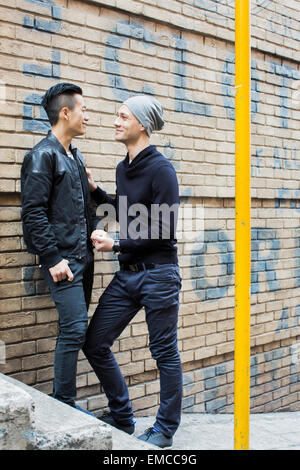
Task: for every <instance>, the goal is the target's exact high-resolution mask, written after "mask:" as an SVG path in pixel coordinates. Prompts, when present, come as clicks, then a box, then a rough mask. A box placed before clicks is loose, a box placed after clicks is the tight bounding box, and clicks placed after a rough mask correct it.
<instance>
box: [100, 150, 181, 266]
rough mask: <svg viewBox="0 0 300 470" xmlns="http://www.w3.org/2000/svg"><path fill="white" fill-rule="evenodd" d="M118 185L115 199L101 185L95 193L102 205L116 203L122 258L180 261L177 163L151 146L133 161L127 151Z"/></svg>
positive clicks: (134, 261)
mask: <svg viewBox="0 0 300 470" xmlns="http://www.w3.org/2000/svg"><path fill="white" fill-rule="evenodd" d="M116 185H117V191H116V196H115V198H112V197H110V196H109V195H108V194H107V193H106V192H105V191H103V190H102V189H100V188H99V187H97V189H96V190H95V191H93V192H92V193H91V194H92V197H93V199H94V200H95V201H96V203H97V204H98V205H100V204H112V205H113V206H114V208H115V210H116V216H117V220H118V222H120V248H121V253H120V254H119V261H120V262H122V263H129V264H135V263H141V262H143V263H156V264H164V263H177V262H178V258H177V247H176V242H177V240H176V222H177V214H178V208H179V191H178V182H177V177H176V173H175V170H174V167H173V165H172V164H171V163H170V162H169V161H168V160H167V159H166V158H165V157H164V156H163V155H162V154H161V153H160V152H159V151H158V150H157V149H156V147H155V146H154V145H150V146H149V147H147V148H145V149H144V150H142V151H141V152H140V153H139V154H138V155H137V156H136V157H135V158H134V159H133V160H132V162H131V163H130V162H129V156H128V154H127V156H126V158H125V159H124V160H123V161H122V162H120V163H119V164H118V166H117V169H116ZM136 204H142V205H143V207H141V206H140V207H139V206H137V205H136ZM134 205H135V206H134ZM161 205H164V206H161ZM159 206H161V207H159ZM139 209H140V210H139ZM160 210H161V211H160ZM151 233H152V235H151Z"/></svg>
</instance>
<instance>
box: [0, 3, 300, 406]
mask: <svg viewBox="0 0 300 470" xmlns="http://www.w3.org/2000/svg"><path fill="white" fill-rule="evenodd" d="M0 14H1V18H2V21H3V24H2V26H1V30H0V34H1V59H0V60H1V62H0V63H1V71H0V100H1V123H2V125H1V130H0V165H1V176H0V205H1V212H0V217H1V225H0V236H1V248H0V249H1V261H0V328H1V341H2V342H3V343H4V344H5V352H6V360H4V359H3V358H2V361H1V358H0V362H2V364H1V365H0V367H1V372H4V373H6V374H9V375H12V376H13V377H15V378H17V379H20V380H21V381H23V382H26V383H28V384H30V385H34V386H35V387H37V388H38V389H40V390H42V391H44V392H46V393H51V391H52V378H53V356H54V348H55V340H56V334H57V313H56V310H55V308H54V304H53V303H52V301H51V299H50V297H49V293H48V291H47V288H46V286H45V284H44V282H43V280H42V278H41V275H40V273H39V269H38V260H37V259H36V257H35V256H33V255H29V254H28V253H26V249H25V246H24V243H23V239H22V229H21V223H20V182H19V173H20V166H21V163H22V160H23V156H24V153H25V151H26V150H27V149H28V148H30V147H32V146H33V145H34V144H35V143H36V142H38V141H39V140H40V139H41V138H42V137H43V136H44V135H45V133H46V131H47V130H48V128H49V124H48V122H47V119H46V116H45V114H44V112H43V110H42V109H41V107H40V106H39V103H40V99H41V96H42V95H43V93H44V92H45V90H46V89H48V88H49V87H50V86H51V85H53V84H54V83H57V82H58V81H60V80H65V81H73V82H75V83H77V84H79V85H80V86H82V88H83V90H84V95H85V98H86V103H87V106H88V110H89V115H90V123H89V126H88V129H87V132H86V136H85V138H84V139H76V140H77V142H76V145H78V147H79V148H80V150H81V151H82V153H83V154H84V156H85V159H86V164H87V166H88V167H89V168H91V169H92V170H93V174H94V177H95V179H96V180H97V181H99V182H100V183H101V185H102V187H104V188H105V189H106V190H107V191H108V192H110V193H113V192H114V189H115V184H114V179H115V167H116V165H117V163H118V162H119V161H120V160H121V159H122V158H124V154H125V147H123V145H121V144H118V143H116V142H114V138H113V121H114V114H115V112H116V111H117V109H118V106H119V105H120V103H121V102H122V101H123V100H125V99H126V98H127V97H128V96H130V94H131V93H136V92H138V91H141V90H143V91H144V92H145V93H153V94H154V95H155V96H156V97H157V98H158V99H159V100H160V101H161V103H162V104H163V106H164V110H165V111H164V116H165V120H166V126H165V128H164V129H163V131H161V132H160V133H159V134H156V135H153V138H152V142H153V143H154V144H156V145H157V146H158V148H159V149H160V150H161V152H162V153H163V154H164V155H165V156H166V157H167V158H169V159H170V160H171V161H172V163H173V164H174V167H175V169H176V171H177V175H178V179H179V183H180V195H181V203H182V207H183V208H184V207H187V206H189V205H190V206H191V207H197V208H199V207H201V208H202V211H203V212H202V213H203V228H204V232H203V234H204V237H203V240H201V237H200V234H199V233H196V234H195V236H194V238H192V239H189V240H186V239H184V238H182V237H181V238H180V239H179V244H178V249H179V261H180V266H181V272H182V278H183V288H182V292H181V307H180V317H179V331H178V336H179V347H180V351H181V358H182V362H183V368H184V384H185V385H184V402H183V409H184V410H185V411H187V412H189V411H199V412H216V411H218V412H231V411H232V410H233V377H234V364H233V351H234V1H233V0H223V1H221V2H220V1H218V2H217V1H212V0H203V1H201V2H199V1H196V0H182V1H179V0H177V1H174V0H167V1H161V0H151V1H150V0H145V1H135V0H122V1H121V0H103V1H100V0H94V1H92V0H91V1H89V2H87V1H83V0H82V1H79V0H77V1H75V0H74V1H73V0H55V1H54V0H47V1H45V0H44V1H43V2H41V1H39V0H11V1H10V2H9V5H7V1H5V0H0ZM299 22H300V5H299V2H297V1H290V2H289V5H288V6H287V5H286V4H284V8H283V1H282V0H277V1H275V0H273V1H265V0H264V1H261V0H256V1H255V2H252V108H251V110H252V286H251V293H252V295H251V360H252V362H251V364H252V368H251V407H252V410H253V411H259V412H261V411H274V410H282V409H285V410H286V409H291V410H294V409H300V408H299V407H300V391H299V373H300V366H299V363H300V344H299V341H300V289H299V288H300V251H299V249H300V244H299V240H300V231H299V230H300V229H299V207H300V206H299V198H300V192H299V189H300V188H299V169H300V144H299V142H300V139H299V137H300V130H299V129H300V123H299V120H300V108H299V103H298V102H297V100H296V99H295V95H294V92H295V90H296V88H297V85H298V82H299V78H300V75H299V61H300V52H299V40H300V33H299V30H300V29H299ZM96 260H97V261H96V267H95V272H96V274H95V283H94V291H93V298H92V305H91V308H90V315H92V313H93V311H94V309H95V306H96V304H97V301H98V298H99V296H100V295H101V293H102V292H103V290H104V288H105V287H106V286H107V285H108V283H109V281H110V280H111V278H112V275H113V273H114V271H115V270H116V268H117V262H116V258H115V257H114V256H113V255H111V254H97V255H96ZM3 343H1V344H2V345H3ZM113 350H114V352H115V354H116V357H117V360H118V362H119V364H120V365H121V368H122V371H123V373H124V375H125V376H126V379H127V381H128V384H129V385H130V395H131V398H132V403H133V407H134V409H135V410H136V412H137V413H141V414H148V413H153V412H155V410H156V409H157V407H158V402H159V382H158V373H157V371H156V367H155V362H154V361H153V360H152V358H151V355H150V352H149V349H148V336H147V328H146V324H145V322H144V312H143V311H141V312H139V313H138V315H137V316H136V317H135V319H134V320H133V321H132V323H131V324H130V325H129V326H128V327H127V328H126V329H125V331H124V332H123V334H122V336H121V337H120V339H119V341H117V342H116V343H115V345H114V347H113ZM77 385H78V397H79V398H80V400H81V401H82V403H83V404H86V405H87V406H88V407H89V409H91V410H99V409H102V408H104V407H106V405H107V401H106V398H105V396H104V395H103V392H102V390H101V388H100V387H99V384H98V381H97V379H96V376H95V374H94V373H93V372H92V370H91V368H90V366H89V365H88V363H87V361H86V360H85V357H84V355H83V354H82V353H80V360H79V364H78V384H77Z"/></svg>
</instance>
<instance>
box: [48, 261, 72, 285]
mask: <svg viewBox="0 0 300 470" xmlns="http://www.w3.org/2000/svg"><path fill="white" fill-rule="evenodd" d="M49 272H50V274H51V276H52V279H53V281H54V282H59V281H63V280H64V279H66V277H67V278H68V281H70V282H71V281H73V279H74V276H73V273H72V271H71V269H70V268H69V261H68V260H66V259H63V260H62V261H60V262H59V263H57V264H56V265H55V266H52V268H49Z"/></svg>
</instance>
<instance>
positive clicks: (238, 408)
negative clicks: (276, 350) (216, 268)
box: [234, 0, 251, 450]
mask: <svg viewBox="0 0 300 470" xmlns="http://www.w3.org/2000/svg"><path fill="white" fill-rule="evenodd" d="M250 51H251V48H250V0H236V1H235V93H236V95H235V139H236V143H235V351H234V448H235V449H236V450H246V449H249V413H250V287H251V214H250V211H251V195H250V169H251V163H250V162H251V153H250V152H251V151H250V147H251V141H250V126H251V114H250V113H251V100H250V90H251V66H250V64H251V52H250Z"/></svg>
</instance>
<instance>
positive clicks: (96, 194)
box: [91, 186, 105, 205]
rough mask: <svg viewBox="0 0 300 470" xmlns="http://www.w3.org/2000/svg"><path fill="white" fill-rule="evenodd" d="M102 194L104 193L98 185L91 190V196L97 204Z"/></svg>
mask: <svg viewBox="0 0 300 470" xmlns="http://www.w3.org/2000/svg"><path fill="white" fill-rule="evenodd" d="M103 194H105V193H104V191H103V190H102V189H101V188H99V186H97V188H96V189H95V190H94V191H91V197H92V199H93V200H94V201H95V202H96V204H98V205H99V204H101V203H102V200H103Z"/></svg>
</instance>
